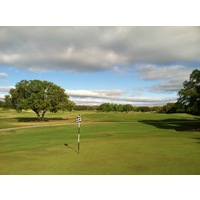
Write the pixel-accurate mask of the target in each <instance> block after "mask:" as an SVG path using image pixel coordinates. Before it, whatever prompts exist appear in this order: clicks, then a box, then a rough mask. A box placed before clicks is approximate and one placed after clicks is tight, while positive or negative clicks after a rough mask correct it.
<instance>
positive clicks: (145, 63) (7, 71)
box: [0, 26, 200, 106]
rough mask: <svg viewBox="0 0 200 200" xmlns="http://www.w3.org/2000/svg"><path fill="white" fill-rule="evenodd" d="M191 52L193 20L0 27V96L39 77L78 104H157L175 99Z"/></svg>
mask: <svg viewBox="0 0 200 200" xmlns="http://www.w3.org/2000/svg"><path fill="white" fill-rule="evenodd" d="M199 55H200V27H197V26H194V27H193V26H113V27H112V26H50V27H49V26H38V27H37V26H23V27H21V26H17V27H15V26H9V27H6V26H5V27H4V26H1V27H0V98H1V99H2V98H3V97H4V95H6V94H8V92H9V90H10V89H11V88H13V87H14V86H15V84H16V83H17V82H19V81H21V80H24V79H26V80H33V79H40V80H47V81H50V82H53V83H55V84H57V85H59V86H60V87H62V88H63V89H65V91H66V93H67V94H68V95H69V96H70V100H72V101H74V102H75V103H76V104H79V105H99V104H101V103H105V102H109V103H118V104H131V105H133V106H160V105H164V104H166V103H169V102H176V100H177V97H178V91H179V90H180V89H181V88H182V84H183V82H184V81H185V80H188V79H189V75H190V74H191V72H192V71H193V70H194V69H200V56H199Z"/></svg>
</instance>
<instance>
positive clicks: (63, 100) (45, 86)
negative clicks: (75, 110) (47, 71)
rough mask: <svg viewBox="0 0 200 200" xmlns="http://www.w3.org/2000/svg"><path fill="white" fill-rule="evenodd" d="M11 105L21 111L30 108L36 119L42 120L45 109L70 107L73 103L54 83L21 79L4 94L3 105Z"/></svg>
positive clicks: (53, 110)
mask: <svg viewBox="0 0 200 200" xmlns="http://www.w3.org/2000/svg"><path fill="white" fill-rule="evenodd" d="M6 105H7V106H8V107H13V108H14V109H16V110H18V111H21V110H23V109H24V110H27V109H32V110H33V111H34V112H35V113H36V115H37V117H38V120H40V121H43V120H44V115H45V113H46V112H47V111H50V112H54V113H55V112H57V111H58V110H66V109H68V110H69V109H71V107H72V105H73V103H72V102H71V101H69V97H68V95H67V94H66V93H65V90H64V89H62V88H61V87H59V86H57V85H55V84H54V83H51V82H47V81H40V80H30V81H27V80H22V81H20V82H18V83H17V84H16V85H15V88H14V89H11V90H10V95H6V96H5V103H4V106H5V107H6Z"/></svg>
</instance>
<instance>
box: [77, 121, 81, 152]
mask: <svg viewBox="0 0 200 200" xmlns="http://www.w3.org/2000/svg"><path fill="white" fill-rule="evenodd" d="M80 125H81V123H80V122H79V123H78V153H79V149H80Z"/></svg>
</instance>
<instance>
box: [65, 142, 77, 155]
mask: <svg viewBox="0 0 200 200" xmlns="http://www.w3.org/2000/svg"><path fill="white" fill-rule="evenodd" d="M64 145H65V146H66V147H68V148H70V149H72V150H73V151H74V152H76V153H79V152H78V151H77V150H76V149H74V148H72V147H70V146H69V145H68V144H66V143H65V144H64Z"/></svg>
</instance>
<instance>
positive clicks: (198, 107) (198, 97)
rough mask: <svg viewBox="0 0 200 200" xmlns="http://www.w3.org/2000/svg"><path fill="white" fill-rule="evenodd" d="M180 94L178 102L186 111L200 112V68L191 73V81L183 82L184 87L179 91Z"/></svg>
mask: <svg viewBox="0 0 200 200" xmlns="http://www.w3.org/2000/svg"><path fill="white" fill-rule="evenodd" d="M178 95H179V98H178V104H179V105H181V106H182V107H183V108H184V109H185V111H186V112H189V113H191V114H198V115H199V114H200V70H198V69H195V70H194V71H193V72H192V73H191V74H190V78H189V81H184V82H183V89H181V90H180V91H179V92H178Z"/></svg>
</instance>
